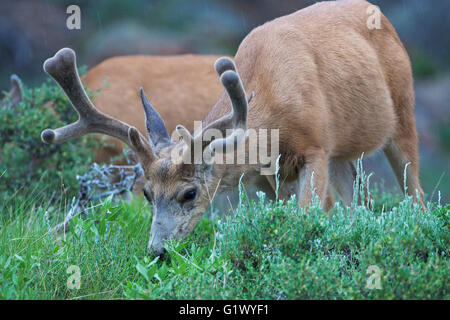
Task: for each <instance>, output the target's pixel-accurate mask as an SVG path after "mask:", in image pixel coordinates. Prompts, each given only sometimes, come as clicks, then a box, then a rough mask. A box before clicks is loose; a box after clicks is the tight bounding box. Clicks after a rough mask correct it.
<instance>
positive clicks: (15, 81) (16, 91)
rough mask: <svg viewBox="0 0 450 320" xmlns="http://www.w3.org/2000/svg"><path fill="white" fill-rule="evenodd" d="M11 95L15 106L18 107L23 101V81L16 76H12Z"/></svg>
mask: <svg viewBox="0 0 450 320" xmlns="http://www.w3.org/2000/svg"><path fill="white" fill-rule="evenodd" d="M9 93H10V95H11V100H12V103H13V104H14V105H17V104H19V103H21V102H22V101H23V87H22V81H21V80H20V78H19V77H18V76H17V75H15V74H13V75H12V76H11V90H10V91H9Z"/></svg>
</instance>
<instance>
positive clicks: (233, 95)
mask: <svg viewBox="0 0 450 320" xmlns="http://www.w3.org/2000/svg"><path fill="white" fill-rule="evenodd" d="M230 61H231V60H230ZM233 66H234V63H233ZM234 69H235V68H234ZM220 81H221V82H222V85H223V86H224V88H225V90H226V91H227V94H228V97H229V98H230V101H231V106H232V111H231V114H229V115H228V116H224V117H223V118H221V119H219V120H217V122H216V123H212V124H211V127H217V126H219V127H223V126H227V125H228V126H230V127H231V128H233V133H232V134H231V135H229V136H228V137H227V138H224V139H216V140H214V141H212V142H211V143H210V145H209V148H210V149H211V150H212V151H213V152H214V150H215V149H216V148H217V147H218V146H220V145H221V146H222V150H226V148H227V146H229V145H234V146H235V147H236V145H237V144H239V143H242V142H244V141H245V139H246V138H247V113H248V100H247V98H246V94H245V90H244V86H243V84H242V81H241V78H240V77H239V75H238V73H237V72H236V71H234V70H227V71H225V72H223V73H222V75H221V76H220ZM230 122H231V123H230ZM230 124H231V125H230Z"/></svg>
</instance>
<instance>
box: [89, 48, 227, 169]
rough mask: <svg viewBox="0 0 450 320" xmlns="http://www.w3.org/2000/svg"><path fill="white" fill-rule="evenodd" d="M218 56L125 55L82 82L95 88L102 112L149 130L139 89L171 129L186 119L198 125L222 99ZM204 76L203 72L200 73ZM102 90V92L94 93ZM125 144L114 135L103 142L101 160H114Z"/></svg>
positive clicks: (97, 68) (93, 71) (107, 62)
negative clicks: (219, 99)
mask: <svg viewBox="0 0 450 320" xmlns="http://www.w3.org/2000/svg"><path fill="white" fill-rule="evenodd" d="M217 58H218V57H217V56H209V55H192V54H186V55H177V56H122V57H113V58H109V59H106V60H105V61H103V62H101V63H100V64H98V65H96V66H95V67H93V68H92V69H90V70H89V71H88V72H87V73H86V75H85V76H83V77H82V80H83V82H84V84H85V86H86V88H87V89H89V90H90V91H92V92H93V93H94V94H93V102H94V104H95V106H96V107H97V109H98V110H100V111H101V112H104V113H106V114H108V115H110V116H111V117H113V118H116V119H119V120H121V121H123V122H126V123H128V124H130V125H132V126H135V127H136V128H137V129H138V130H139V131H140V132H142V133H145V132H146V129H145V123H144V121H143V119H144V117H145V116H144V110H143V109H142V107H141V106H140V105H141V102H140V97H139V94H138V90H137V88H139V87H142V88H144V89H145V91H146V92H147V93H149V94H150V96H151V97H152V103H154V104H155V105H157V106H158V111H159V113H160V114H161V116H162V117H163V118H164V119H165V120H166V121H165V124H166V126H167V129H168V130H169V132H172V131H173V130H175V127H176V125H177V124H179V123H180V122H182V123H183V124H186V126H187V127H188V128H189V129H193V124H194V121H195V120H198V119H202V118H203V117H204V116H205V115H206V114H207V113H208V111H209V110H210V109H211V106H212V105H213V104H214V103H215V102H216V101H217V98H218V97H219V96H220V93H221V91H222V88H221V86H220V84H219V83H217V80H216V75H215V72H214V70H213V69H212V68H211V65H212V64H213V63H214V61H216V60H217ZM199 75H200V76H199ZM97 91H100V94H99V95H98V94H95V93H96V92H97ZM122 149H123V144H122V142H121V141H120V140H118V139H115V138H111V139H109V141H108V143H106V144H101V145H100V148H99V149H98V150H97V153H96V162H99V163H102V162H109V161H110V159H111V158H112V157H115V156H120V155H122V154H123V152H122Z"/></svg>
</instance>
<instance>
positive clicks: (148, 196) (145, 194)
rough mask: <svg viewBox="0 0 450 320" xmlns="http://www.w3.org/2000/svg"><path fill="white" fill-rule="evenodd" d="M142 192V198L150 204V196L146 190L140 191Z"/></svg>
mask: <svg viewBox="0 0 450 320" xmlns="http://www.w3.org/2000/svg"><path fill="white" fill-rule="evenodd" d="M142 192H143V193H144V197H145V199H147V201H148V202H150V203H151V202H152V197H151V196H150V194H149V193H148V192H147V190H145V189H142Z"/></svg>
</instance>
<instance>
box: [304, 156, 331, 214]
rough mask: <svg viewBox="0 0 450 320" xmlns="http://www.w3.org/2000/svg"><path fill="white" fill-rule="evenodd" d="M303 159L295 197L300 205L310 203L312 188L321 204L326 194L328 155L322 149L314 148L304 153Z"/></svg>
mask: <svg viewBox="0 0 450 320" xmlns="http://www.w3.org/2000/svg"><path fill="white" fill-rule="evenodd" d="M305 160H306V161H305V165H304V166H303V168H302V169H301V170H300V173H299V179H298V186H297V188H298V189H297V190H298V191H297V199H299V203H300V205H301V206H302V207H306V206H308V205H310V204H311V200H312V197H313V193H312V191H313V190H314V194H315V195H316V196H318V197H319V201H320V204H321V205H323V204H324V203H325V196H326V194H327V184H328V156H327V155H326V153H325V151H323V150H314V151H313V152H309V153H306V155H305Z"/></svg>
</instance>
